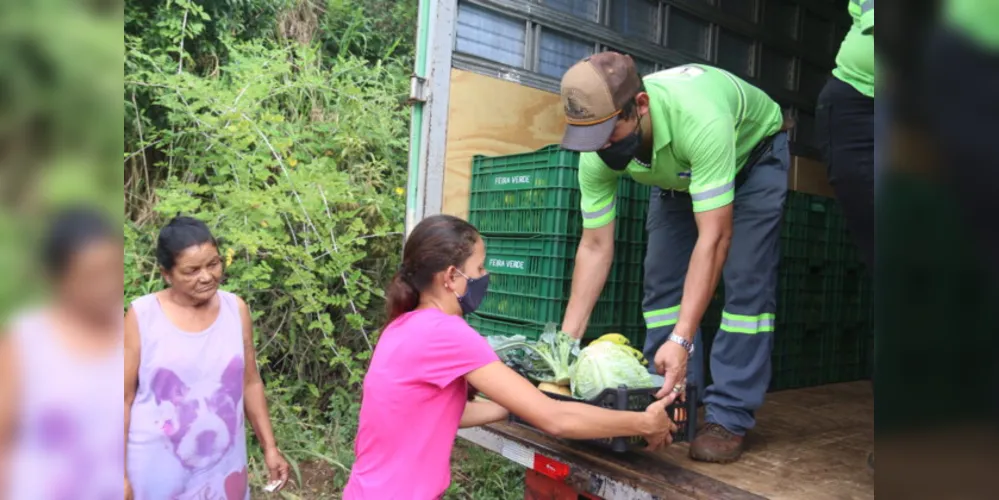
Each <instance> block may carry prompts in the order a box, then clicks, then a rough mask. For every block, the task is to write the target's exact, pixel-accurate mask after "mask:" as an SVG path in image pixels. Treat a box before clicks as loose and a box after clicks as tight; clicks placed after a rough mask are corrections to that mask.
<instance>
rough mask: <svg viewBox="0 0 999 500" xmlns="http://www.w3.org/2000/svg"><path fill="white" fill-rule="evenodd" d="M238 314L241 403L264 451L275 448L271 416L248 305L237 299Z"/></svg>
mask: <svg viewBox="0 0 999 500" xmlns="http://www.w3.org/2000/svg"><path fill="white" fill-rule="evenodd" d="M239 315H240V317H241V318H242V320H243V359H244V362H243V364H244V369H243V401H244V403H243V405H244V406H245V407H246V417H247V418H248V419H249V421H250V425H252V426H253V432H254V433H256V435H257V440H258V441H259V442H260V446H261V447H262V448H263V449H264V451H265V452H267V451H269V450H276V449H277V442H275V441H274V430H273V428H271V416H270V413H269V412H268V410H267V397H266V396H265V395H264V381H263V379H261V378H260V371H258V370H257V349H256V346H255V345H254V344H253V320H252V319H251V316H250V307H249V306H247V305H246V302H244V301H243V300H242V299H239Z"/></svg>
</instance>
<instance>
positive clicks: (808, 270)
mask: <svg viewBox="0 0 999 500" xmlns="http://www.w3.org/2000/svg"><path fill="white" fill-rule="evenodd" d="M854 248H855V247H854V245H853V242H852V240H850V238H849V235H848V233H847V231H846V228H845V224H844V219H843V217H842V214H841V213H840V212H839V208H838V206H837V205H836V202H835V200H830V199H828V198H824V197H820V196H815V195H809V194H805V193H797V192H789V193H788V202H787V204H786V205H785V214H784V220H783V225H782V228H781V262H780V268H779V270H778V289H777V292H778V295H777V318H776V324H775V328H774V348H773V351H772V356H771V361H772V378H771V382H770V390H771V391H776V390H783V389H794V388H800V387H811V386H815V385H822V384H830V383H837V382H847V381H852V380H860V379H864V378H867V377H869V376H870V374H871V349H872V346H873V326H872V325H873V322H872V321H871V317H872V316H871V311H872V304H871V291H870V279H869V276H868V275H867V273H866V272H865V271H864V270H863V266H862V265H861V263H860V262H859V260H858V255H857V252H856V251H855V250H854ZM718 295H719V294H718V293H716V297H715V299H714V300H712V304H711V306H710V307H709V311H711V312H709V313H705V316H704V318H703V320H702V322H701V331H702V343H703V344H704V348H703V350H702V352H703V353H704V354H703V355H705V356H709V352H710V349H711V344H712V343H713V341H714V337H715V335H716V334H717V329H718V323H719V321H718V319H717V318H716V317H715V316H716V315H717V314H718V313H720V310H721V308H722V307H723V304H724V294H723V293H721V294H720V295H721V296H720V297H718ZM715 309H717V312H716V311H715ZM705 376H706V379H707V381H708V382H709V383H710V381H711V373H710V363H707V364H705Z"/></svg>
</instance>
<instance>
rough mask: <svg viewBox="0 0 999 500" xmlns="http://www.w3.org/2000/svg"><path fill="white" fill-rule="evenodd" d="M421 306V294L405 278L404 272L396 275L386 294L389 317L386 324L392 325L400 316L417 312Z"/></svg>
mask: <svg viewBox="0 0 999 500" xmlns="http://www.w3.org/2000/svg"><path fill="white" fill-rule="evenodd" d="M418 305H420V292H419V291H418V290H417V289H416V288H414V287H413V285H412V284H411V283H410V282H409V280H407V279H406V278H404V277H403V272H402V271H399V272H397V273H395V277H394V278H392V282H391V283H389V286H388V290H386V292H385V309H386V311H385V312H386V314H387V315H388V321H387V322H386V324H390V323H392V322H393V321H395V320H396V318H398V317H399V316H402V315H403V314H406V313H408V312H412V311H414V310H416V306H418Z"/></svg>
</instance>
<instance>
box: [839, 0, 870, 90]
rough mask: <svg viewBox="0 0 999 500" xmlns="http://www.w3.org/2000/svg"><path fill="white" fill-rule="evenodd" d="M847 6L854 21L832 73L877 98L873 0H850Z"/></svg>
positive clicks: (842, 44)
mask: <svg viewBox="0 0 999 500" xmlns="http://www.w3.org/2000/svg"><path fill="white" fill-rule="evenodd" d="M847 8H848V10H849V11H850V16H851V17H853V24H852V25H851V26H850V31H848V32H847V33H846V37H845V38H843V43H841V44H840V46H839V52H838V53H837V54H836V67H835V68H833V71H832V74H833V76H835V77H836V78H838V79H840V80H842V81H843V82H846V83H847V84H849V85H850V86H851V87H853V88H855V89H857V92H860V93H861V94H864V95H865V96H867V97H874V72H875V69H874V34H873V30H874V0H850V3H849V5H848V6H847Z"/></svg>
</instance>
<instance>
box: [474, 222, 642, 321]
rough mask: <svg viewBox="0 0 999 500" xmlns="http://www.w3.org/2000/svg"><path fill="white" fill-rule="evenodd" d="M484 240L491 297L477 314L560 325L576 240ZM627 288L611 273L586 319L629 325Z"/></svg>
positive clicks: (567, 294)
mask: <svg viewBox="0 0 999 500" xmlns="http://www.w3.org/2000/svg"><path fill="white" fill-rule="evenodd" d="M483 239H484V240H485V243H486V269H487V270H488V271H489V273H490V279H489V294H488V295H487V296H486V299H485V300H484V301H483V302H482V305H481V306H480V309H479V310H480V312H481V313H482V314H483V315H487V316H491V317H494V318H502V319H507V320H512V321H523V322H528V323H534V324H545V323H548V322H555V323H556V324H560V323H561V322H562V318H563V316H564V314H565V306H566V305H567V304H568V300H569V294H570V292H571V290H572V273H573V269H574V265H575V262H574V261H575V256H576V249H577V248H578V246H579V240H578V239H573V238H542V237H534V238H512V237H502V236H483ZM617 274H620V273H617ZM626 287H627V284H626V283H624V282H622V281H621V280H620V279H618V278H617V277H616V276H615V273H613V272H612V273H611V276H610V277H609V278H608V280H607V283H606V284H605V285H604V289H603V292H602V293H601V295H600V298H599V300H598V301H597V304H596V306H595V307H594V309H593V312H592V313H591V315H590V323H591V324H593V325H594V326H600V327H615V326H622V327H623V326H628V325H627V324H626V321H625V317H627V316H628V314H627V312H626V307H625V306H626V305H627V297H628V296H627V294H626V293H625V290H626ZM639 307H640V306H639ZM636 314H637V313H636Z"/></svg>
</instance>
